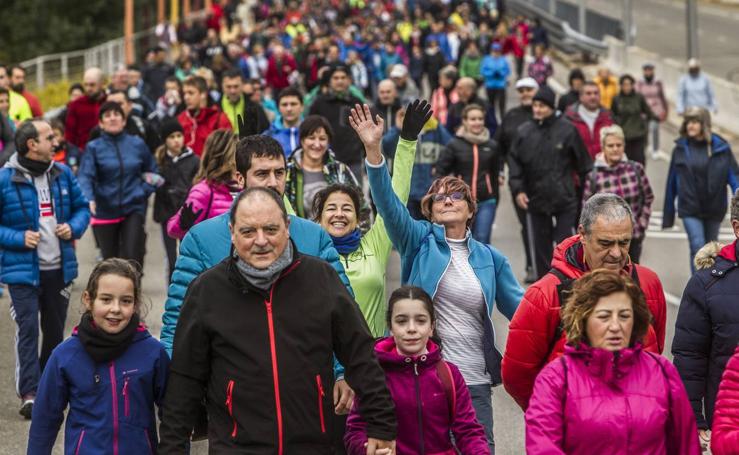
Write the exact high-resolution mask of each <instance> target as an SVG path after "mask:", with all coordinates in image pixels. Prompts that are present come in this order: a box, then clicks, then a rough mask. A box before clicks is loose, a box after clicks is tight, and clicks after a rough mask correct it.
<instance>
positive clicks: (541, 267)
mask: <svg viewBox="0 0 739 455" xmlns="http://www.w3.org/2000/svg"><path fill="white" fill-rule="evenodd" d="M526 217H527V220H526V221H527V223H528V231H529V232H528V235H529V245H530V246H531V248H532V250H533V251H532V253H531V257H532V258H533V259H534V275H536V278H537V279H540V278H541V277H543V276H544V275H546V273H547V272H548V271H549V269H550V268H551V266H552V265H551V264H552V254H553V253H554V245H556V244H558V243H560V242H561V241H563V240H564V239H566V238H567V237H570V236H571V235H574V234H575V219H576V218H577V209H571V210H565V211H562V212H559V213H555V214H553V215H546V214H543V213H537V212H533V211H531V210H529V211H528V213H527V214H526Z"/></svg>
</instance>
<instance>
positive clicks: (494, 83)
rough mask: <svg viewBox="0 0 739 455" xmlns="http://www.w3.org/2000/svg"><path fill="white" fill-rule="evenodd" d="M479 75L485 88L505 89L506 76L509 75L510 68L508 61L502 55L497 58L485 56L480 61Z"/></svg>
mask: <svg viewBox="0 0 739 455" xmlns="http://www.w3.org/2000/svg"><path fill="white" fill-rule="evenodd" d="M480 74H481V75H482V78H483V80H484V81H485V88H487V89H501V88H506V85H508V76H509V75H510V74H511V67H510V65H508V59H507V58H506V57H505V56H503V55H501V56H499V57H495V56H493V55H486V56H485V57H483V59H482V65H481V66H480Z"/></svg>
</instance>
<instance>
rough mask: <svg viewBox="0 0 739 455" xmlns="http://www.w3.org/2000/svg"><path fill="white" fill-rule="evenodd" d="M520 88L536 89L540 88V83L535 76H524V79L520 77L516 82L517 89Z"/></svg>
mask: <svg viewBox="0 0 739 455" xmlns="http://www.w3.org/2000/svg"><path fill="white" fill-rule="evenodd" d="M520 88H533V89H534V90H538V89H539V84H538V83H537V82H536V79H534V78H533V77H524V78H523V79H519V80H518V82H516V90H518V89H520Z"/></svg>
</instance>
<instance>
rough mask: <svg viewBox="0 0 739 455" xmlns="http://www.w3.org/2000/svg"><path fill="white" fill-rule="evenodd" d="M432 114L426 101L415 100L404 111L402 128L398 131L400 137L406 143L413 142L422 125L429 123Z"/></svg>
mask: <svg viewBox="0 0 739 455" xmlns="http://www.w3.org/2000/svg"><path fill="white" fill-rule="evenodd" d="M433 113H434V112H433V111H432V110H431V105H430V104H429V103H428V102H426V100H415V101H414V102H412V103H410V104H409V105H408V107H407V108H406V109H405V118H404V119H403V128H402V129H401V130H400V137H402V138H403V139H405V140H407V141H415V140H416V139H418V135H419V134H420V133H421V130H422V129H423V125H425V124H426V122H428V121H429V119H430V118H431V115H432V114H433Z"/></svg>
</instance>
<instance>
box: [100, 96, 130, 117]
mask: <svg viewBox="0 0 739 455" xmlns="http://www.w3.org/2000/svg"><path fill="white" fill-rule="evenodd" d="M108 111H116V112H118V113H119V114H121V117H123V118H124V119H125V117H126V113H125V112H123V108H122V107H121V105H120V104H118V103H116V102H115V101H106V102H104V103H103V105H102V106H100V112H98V120H102V119H103V115H104V114H105V113H106V112H108Z"/></svg>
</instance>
